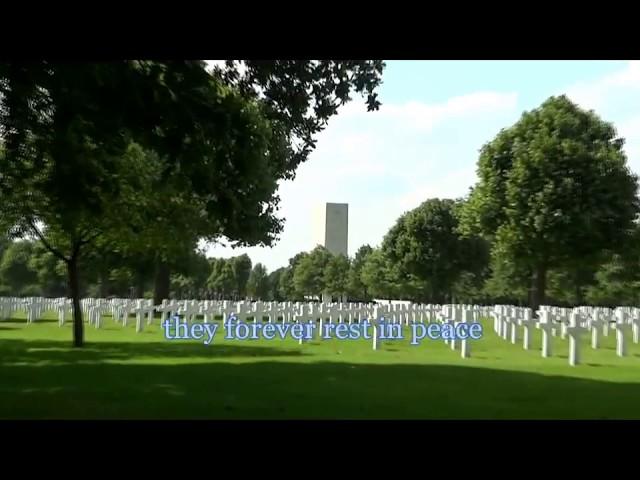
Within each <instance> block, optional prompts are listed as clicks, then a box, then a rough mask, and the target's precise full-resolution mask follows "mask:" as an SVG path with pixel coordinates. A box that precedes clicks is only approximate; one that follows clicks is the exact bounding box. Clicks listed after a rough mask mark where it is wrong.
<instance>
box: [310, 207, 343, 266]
mask: <svg viewBox="0 0 640 480" xmlns="http://www.w3.org/2000/svg"><path fill="white" fill-rule="evenodd" d="M315 225H316V232H315V237H316V238H315V240H316V244H317V245H322V246H323V247H325V248H326V249H327V250H329V251H330V252H331V253H333V254H336V255H338V254H342V255H344V256H348V254H349V251H348V240H349V204H348V203H326V204H324V205H322V206H320V207H319V208H318V209H317V210H316V219H315Z"/></svg>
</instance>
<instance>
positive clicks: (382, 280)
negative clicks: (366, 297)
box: [361, 248, 403, 299]
mask: <svg viewBox="0 0 640 480" xmlns="http://www.w3.org/2000/svg"><path fill="white" fill-rule="evenodd" d="M361 277H362V283H363V284H364V285H365V287H366V289H367V292H368V293H369V294H370V295H371V296H372V297H373V298H376V297H377V298H387V299H391V298H397V297H398V296H400V294H401V293H402V290H403V287H402V282H401V281H400V277H399V275H398V271H397V269H395V268H394V266H393V265H392V263H391V261H390V260H389V259H388V258H387V257H386V256H385V254H384V252H383V251H382V250H381V249H380V248H376V249H374V250H373V251H372V252H371V254H369V255H367V258H366V260H365V262H364V265H363V266H362V275H361Z"/></svg>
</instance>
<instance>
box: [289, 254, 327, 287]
mask: <svg viewBox="0 0 640 480" xmlns="http://www.w3.org/2000/svg"><path fill="white" fill-rule="evenodd" d="M331 256H332V255H331V252H329V250H327V249H326V248H325V247H323V246H320V245H318V246H317V247H316V248H314V249H313V250H311V252H309V254H307V255H305V256H304V257H302V258H301V260H300V261H299V262H298V263H297V264H296V266H295V268H294V270H293V286H294V291H295V293H296V296H297V297H302V298H304V297H305V296H308V295H317V296H320V295H322V294H323V293H327V292H326V285H325V282H324V272H325V269H326V267H327V265H328V264H329V261H330V260H331Z"/></svg>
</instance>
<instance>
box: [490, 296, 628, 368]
mask: <svg viewBox="0 0 640 480" xmlns="http://www.w3.org/2000/svg"><path fill="white" fill-rule="evenodd" d="M537 315H538V319H537V320H536V319H533V318H532V315H531V310H530V309H528V308H518V307H514V306H508V305H496V306H495V307H494V311H493V312H492V316H493V319H494V330H495V331H496V333H497V334H498V335H499V336H500V337H502V338H503V339H505V340H509V339H510V340H511V343H513V344H515V343H517V335H518V326H521V327H523V328H524V332H523V333H524V341H523V347H524V348H525V349H527V350H528V349H530V348H531V328H532V327H533V326H534V325H535V326H536V327H537V328H539V329H540V330H541V331H542V352H541V353H542V356H543V357H545V358H546V357H550V356H552V337H553V336H558V334H559V335H560V337H561V338H562V339H565V338H566V337H567V336H568V337H569V364H570V365H572V366H574V365H578V364H579V363H580V360H581V358H580V357H581V356H580V353H581V351H580V339H581V336H582V334H584V333H586V332H588V331H589V330H591V346H592V348H594V349H597V348H599V346H600V333H601V332H602V334H603V335H605V336H607V335H608V332H609V326H610V324H612V328H613V329H614V330H615V332H616V344H617V346H616V353H617V355H618V356H620V357H623V356H625V355H626V354H627V347H626V344H627V335H628V329H629V328H633V334H634V335H633V341H634V342H635V343H638V340H639V337H640V309H637V308H630V307H624V308H617V309H615V310H610V309H605V308H599V307H577V308H573V309H566V308H558V307H549V306H541V307H540V309H539V310H538V312H537Z"/></svg>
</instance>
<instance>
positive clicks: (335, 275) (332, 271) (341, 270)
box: [322, 255, 351, 297]
mask: <svg viewBox="0 0 640 480" xmlns="http://www.w3.org/2000/svg"><path fill="white" fill-rule="evenodd" d="M350 268H351V264H350V262H349V259H348V258H347V257H346V256H344V255H331V258H330V259H329V261H328V262H327V264H326V266H325V268H324V273H323V278H322V280H323V283H324V289H325V292H326V293H328V294H329V295H331V296H332V297H334V296H335V297H342V296H344V295H346V293H347V290H348V287H347V282H348V277H349V269H350Z"/></svg>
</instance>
